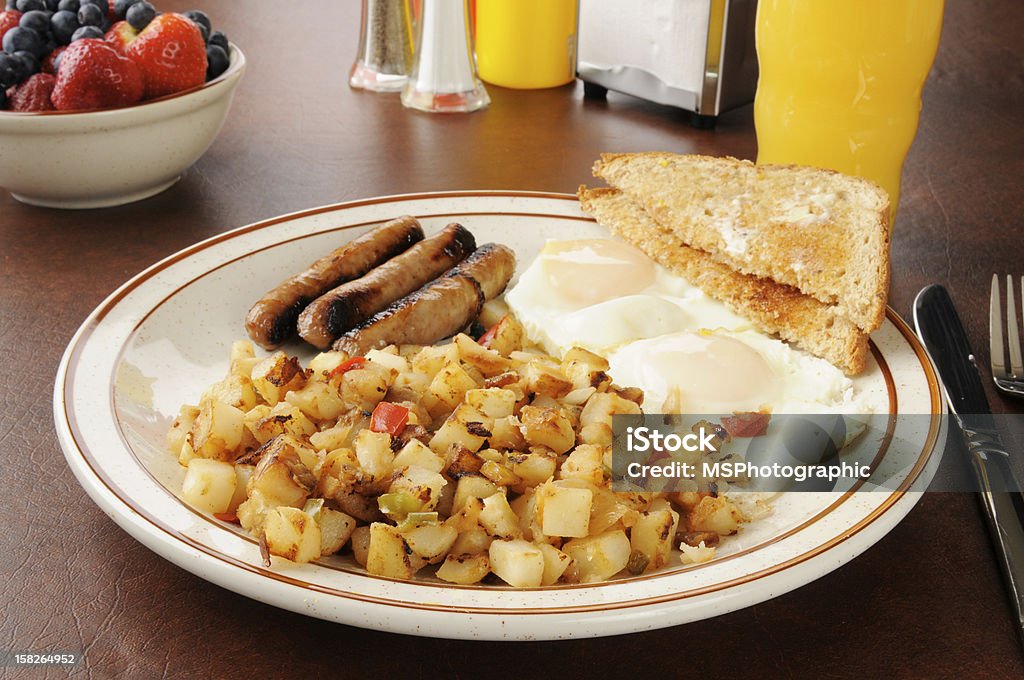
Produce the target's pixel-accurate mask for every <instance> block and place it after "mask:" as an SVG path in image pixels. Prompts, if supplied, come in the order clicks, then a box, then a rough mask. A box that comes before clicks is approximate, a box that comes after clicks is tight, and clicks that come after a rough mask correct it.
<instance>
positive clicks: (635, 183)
mask: <svg viewBox="0 0 1024 680" xmlns="http://www.w3.org/2000/svg"><path fill="white" fill-rule="evenodd" d="M594 175H595V176H596V177H599V178H601V179H603V180H604V181H606V182H607V183H608V184H610V185H611V186H613V187H615V188H616V189H619V190H621V191H622V192H624V193H625V194H626V195H627V196H629V197H630V198H631V199H633V200H634V201H636V202H637V203H639V204H640V205H641V206H642V207H643V209H644V210H645V211H646V212H647V214H648V215H649V216H650V217H651V218H652V219H653V220H654V221H655V222H657V223H659V224H661V225H662V226H664V227H666V228H668V230H669V231H671V232H672V234H674V235H675V236H676V238H677V239H678V240H679V241H681V242H683V243H686V244H688V245H690V246H692V247H694V248H697V249H699V250H703V251H705V252H707V253H709V254H710V255H711V257H712V258H714V259H715V260H717V261H718V262H721V263H723V264H727V265H729V266H730V267H731V268H732V269H735V270H736V271H739V272H742V273H744V274H751V275H753V276H757V277H763V278H769V279H772V280H773V281H777V282H779V283H782V284H786V285H789V286H793V287H795V288H797V289H799V290H800V291H802V292H803V293H806V294H807V295H810V296H811V297H813V298H816V299H818V300H820V301H821V302H824V303H826V304H828V305H835V306H836V307H837V308H838V311H839V314H840V315H841V316H844V317H846V318H848V319H850V320H851V321H852V322H853V323H854V324H856V325H857V326H858V327H859V328H860V329H862V330H864V331H866V332H868V333H870V332H871V331H873V330H875V329H877V328H878V327H879V326H880V325H881V323H882V320H883V319H884V317H885V302H886V299H887V297H888V291H889V198H888V195H887V194H886V193H885V191H884V190H883V189H881V188H880V187H879V186H877V185H876V184H874V183H872V182H869V181H867V180H864V179H858V178H855V177H849V176H846V175H843V174H840V173H838V172H832V171H830V170H820V169H817V168H810V167H805V166H795V165H761V166H757V165H754V164H753V163H751V162H749V161H740V160H737V159H735V158H715V157H711V156H696V155H679V154H673V153H661V152H653V153H624V154H602V155H601V160H599V161H598V162H597V163H596V164H595V165H594Z"/></svg>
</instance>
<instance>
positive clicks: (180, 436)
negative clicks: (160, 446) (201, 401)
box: [167, 404, 199, 456]
mask: <svg viewBox="0 0 1024 680" xmlns="http://www.w3.org/2000/svg"><path fill="white" fill-rule="evenodd" d="M198 416H199V407H198V406H192V405H190V404H185V405H184V406H182V407H181V408H180V409H178V417H177V418H175V419H174V422H173V423H171V427H170V429H168V430H167V448H168V449H170V451H171V453H173V454H174V455H176V456H177V455H178V454H179V453H180V452H181V446H182V444H184V443H185V441H186V440H187V439H188V436H189V432H191V430H192V424H193V423H195V422H196V418H197V417H198Z"/></svg>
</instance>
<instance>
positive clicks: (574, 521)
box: [537, 482, 594, 538]
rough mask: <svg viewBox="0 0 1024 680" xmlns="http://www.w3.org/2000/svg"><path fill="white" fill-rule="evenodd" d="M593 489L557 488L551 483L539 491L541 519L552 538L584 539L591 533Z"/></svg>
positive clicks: (545, 530)
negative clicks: (583, 537)
mask: <svg viewBox="0 0 1024 680" xmlns="http://www.w3.org/2000/svg"><path fill="white" fill-rule="evenodd" d="M593 500H594V494H593V492H592V491H590V489H577V488H572V487H567V486H556V485H555V484H554V483H551V482H548V483H546V484H544V485H543V486H541V487H539V488H538V490H537V515H538V516H539V517H540V526H541V531H543V532H544V533H545V534H547V535H548V536H565V537H567V538H568V537H582V536H586V535H587V534H588V533H589V530H590V506H591V503H592V502H593Z"/></svg>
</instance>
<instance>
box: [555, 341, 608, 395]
mask: <svg viewBox="0 0 1024 680" xmlns="http://www.w3.org/2000/svg"><path fill="white" fill-rule="evenodd" d="M608 368H609V367H608V360H607V359H605V358H604V357H601V356H598V355H596V354H594V353H593V352H591V351H589V350H586V349H583V348H582V347H573V348H572V349H570V350H569V351H568V352H566V353H565V356H564V357H562V372H563V373H565V375H566V377H567V378H568V379H569V380H570V381H571V382H572V385H573V389H574V390H580V389H585V388H594V390H595V391H597V392H604V391H605V390H607V389H608V387H609V386H610V385H611V382H612V380H611V378H610V377H608V373H607V371H608Z"/></svg>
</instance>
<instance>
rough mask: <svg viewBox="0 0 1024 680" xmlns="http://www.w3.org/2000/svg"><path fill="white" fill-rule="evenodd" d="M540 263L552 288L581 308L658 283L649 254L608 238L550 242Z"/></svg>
mask: <svg viewBox="0 0 1024 680" xmlns="http://www.w3.org/2000/svg"><path fill="white" fill-rule="evenodd" d="M541 262H542V266H543V267H544V272H545V274H546V275H547V278H548V283H549V284H550V286H551V287H552V289H554V291H555V292H556V293H557V294H558V295H559V296H560V297H561V298H563V299H564V300H566V301H567V302H569V303H571V304H574V305H577V306H578V308H582V307H589V306H591V305H596V304H598V303H600V302H605V301H606V300H612V299H614V298H619V297H624V296H626V295H635V294H636V293H639V292H640V291H642V290H644V289H646V288H649V287H650V286H652V285H653V284H654V283H655V268H654V263H653V262H652V261H651V260H650V259H649V258H648V257H647V256H646V255H644V254H643V253H642V252H640V251H639V250H637V249H636V248H634V247H632V246H630V245H627V244H625V243H621V242H619V241H612V240H609V239H592V240H578V241H549V242H548V243H547V245H545V246H544V250H543V251H541Z"/></svg>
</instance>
